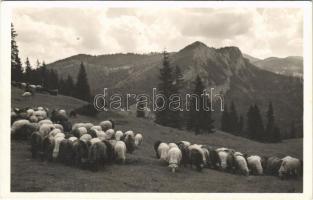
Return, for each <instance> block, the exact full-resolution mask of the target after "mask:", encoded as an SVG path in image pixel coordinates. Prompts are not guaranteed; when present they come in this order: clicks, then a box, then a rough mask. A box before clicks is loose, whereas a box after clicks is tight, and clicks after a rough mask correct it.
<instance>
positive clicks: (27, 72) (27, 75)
mask: <svg viewBox="0 0 313 200" xmlns="http://www.w3.org/2000/svg"><path fill="white" fill-rule="evenodd" d="M31 79H32V67H31V65H30V62H29V59H28V57H27V58H26V62H25V74H24V81H25V82H27V83H31Z"/></svg>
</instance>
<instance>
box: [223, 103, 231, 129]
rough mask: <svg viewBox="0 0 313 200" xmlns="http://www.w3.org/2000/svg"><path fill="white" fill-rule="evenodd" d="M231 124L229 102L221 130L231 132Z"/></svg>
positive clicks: (224, 112) (225, 109) (225, 108)
mask: <svg viewBox="0 0 313 200" xmlns="http://www.w3.org/2000/svg"><path fill="white" fill-rule="evenodd" d="M229 124H230V116H229V112H228V107H227V104H225V106H224V111H223V113H222V117H221V130H222V131H225V132H229V131H230V126H229Z"/></svg>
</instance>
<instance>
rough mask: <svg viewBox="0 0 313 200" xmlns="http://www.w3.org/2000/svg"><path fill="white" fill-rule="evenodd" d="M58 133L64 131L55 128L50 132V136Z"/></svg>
mask: <svg viewBox="0 0 313 200" xmlns="http://www.w3.org/2000/svg"><path fill="white" fill-rule="evenodd" d="M58 133H62V132H61V130H60V129H58V128H55V129H53V130H52V131H50V132H49V136H52V137H55V136H56V135H57V134H58Z"/></svg>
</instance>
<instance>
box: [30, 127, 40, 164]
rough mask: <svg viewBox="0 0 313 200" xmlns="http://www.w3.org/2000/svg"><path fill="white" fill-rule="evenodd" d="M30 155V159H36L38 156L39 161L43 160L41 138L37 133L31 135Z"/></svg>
mask: <svg viewBox="0 0 313 200" xmlns="http://www.w3.org/2000/svg"><path fill="white" fill-rule="evenodd" d="M30 149H31V153H32V158H33V159H35V158H37V155H38V154H39V155H40V158H41V160H43V138H42V136H41V135H40V133H39V132H38V131H36V132H34V133H33V134H32V135H31V148H30Z"/></svg>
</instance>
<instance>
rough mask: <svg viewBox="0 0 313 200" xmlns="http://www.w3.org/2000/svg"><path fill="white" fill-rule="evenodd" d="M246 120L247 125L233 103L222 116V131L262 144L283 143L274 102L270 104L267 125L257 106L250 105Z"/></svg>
mask: <svg viewBox="0 0 313 200" xmlns="http://www.w3.org/2000/svg"><path fill="white" fill-rule="evenodd" d="M246 119H247V120H246V125H245V124H244V116H243V115H240V116H239V115H238V114H237V111H236V106H235V103H234V102H233V101H232V102H231V104H230V108H228V106H227V105H225V109H224V111H223V113H222V116H221V130H222V131H225V132H228V133H232V134H234V135H238V136H243V137H248V138H250V139H253V140H257V141H261V142H280V141H281V133H280V129H279V127H278V126H277V124H276V123H275V117H274V109H273V105H272V102H270V103H269V105H268V110H267V112H266V125H264V123H263V119H262V115H261V112H260V109H259V107H258V106H257V104H254V105H250V107H249V109H248V111H247V115H246Z"/></svg>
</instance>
